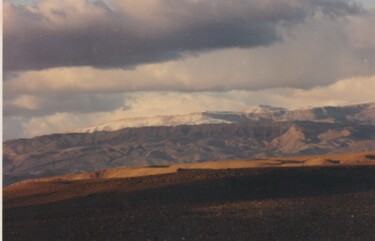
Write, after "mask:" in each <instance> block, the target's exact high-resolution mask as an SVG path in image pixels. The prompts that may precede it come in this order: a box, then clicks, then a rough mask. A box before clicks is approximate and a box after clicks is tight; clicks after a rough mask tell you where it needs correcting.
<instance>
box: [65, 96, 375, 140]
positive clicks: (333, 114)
mask: <svg viewBox="0 0 375 241" xmlns="http://www.w3.org/2000/svg"><path fill="white" fill-rule="evenodd" d="M260 121H262V122H272V121H314V122H328V123H352V122H355V123H362V124H375V103H370V104H361V105H350V106H341V107H331V106H326V107H318V108H310V109H298V110H288V109H285V108H280V107H272V106H268V105H259V106H254V107H250V108H248V109H246V110H245V111H243V112H231V111H223V112H221V111H207V112H200V113H191V114H184V115H169V116H152V117H135V118H134V117H133V118H123V119H118V120H113V121H108V122H105V123H101V124H98V125H94V126H90V127H86V128H81V129H77V130H73V131H68V133H93V132H96V131H116V130H120V129H123V128H135V127H149V126H180V125H201V124H223V123H226V124H246V123H253V122H260Z"/></svg>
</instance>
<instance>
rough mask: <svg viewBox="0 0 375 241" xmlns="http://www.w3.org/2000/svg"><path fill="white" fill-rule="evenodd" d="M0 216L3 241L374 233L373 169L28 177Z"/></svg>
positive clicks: (370, 236) (7, 196) (9, 193)
mask: <svg viewBox="0 0 375 241" xmlns="http://www.w3.org/2000/svg"><path fill="white" fill-rule="evenodd" d="M59 200H60V201H59ZM3 215H4V219H3V229H4V233H3V237H4V240H38V241H43V240H46V241H47V240H48V241H52V240H111V241H112V240H375V166H336V167H335V166H330V167H285V168H252V169H251V168H247V169H222V170H180V171H179V172H177V173H169V174H163V175H155V176H145V177H134V178H123V179H107V180H79V181H64V180H62V181H60V182H58V181H54V182H53V183H52V182H50V183H43V182H40V183H26V184H24V186H22V184H19V185H18V186H17V185H16V186H14V187H13V188H6V189H5V190H4V210H3Z"/></svg>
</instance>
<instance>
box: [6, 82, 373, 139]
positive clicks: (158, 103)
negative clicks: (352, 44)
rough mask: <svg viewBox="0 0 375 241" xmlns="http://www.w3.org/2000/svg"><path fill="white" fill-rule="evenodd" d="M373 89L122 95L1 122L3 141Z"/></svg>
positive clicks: (367, 94) (324, 100) (336, 100)
mask: <svg viewBox="0 0 375 241" xmlns="http://www.w3.org/2000/svg"><path fill="white" fill-rule="evenodd" d="M374 89H375V75H374V76H371V77H361V76H359V77H355V78H349V79H343V80H340V81H337V82H335V83H333V84H331V85H328V86H326V87H316V88H313V89H307V90H303V89H296V88H275V89H267V90H259V91H244V90H232V91H225V92H196V93H181V92H138V93H131V94H128V95H126V96H124V98H123V105H122V106H120V107H118V108H115V109H113V110H109V111H101V112H86V113H81V112H75V113H68V112H58V113H53V114H48V115H45V116H20V117H14V116H8V117H5V118H4V138H5V139H10V138H18V137H32V136H35V135H42V134H49V133H56V132H64V131H67V130H74V129H78V128H82V127H87V126H90V125H94V124H98V123H102V122H106V121H110V120H115V119H120V118H125V117H140V116H153V115H171V114H186V113H192V112H199V111H207V110H213V111H243V110H245V109H247V108H248V107H250V106H253V105H260V104H268V105H272V106H280V107H286V108H292V109H293V108H303V107H304V108H306V107H310V106H326V105H346V104H357V103H365V102H375V95H374V94H373V90H374Z"/></svg>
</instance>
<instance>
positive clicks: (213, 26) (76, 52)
mask: <svg viewBox="0 0 375 241" xmlns="http://www.w3.org/2000/svg"><path fill="white" fill-rule="evenodd" d="M138 2H140V3H138ZM138 2H137V1H135V0H122V1H114V2H113V6H112V7H111V8H110V7H108V6H107V5H106V4H104V3H102V2H96V3H89V2H87V1H84V0H74V1H73V0H66V1H58V0H46V1H40V2H39V1H38V2H37V3H36V5H35V6H22V5H18V6H15V5H13V4H11V3H10V2H5V3H4V69H5V71H19V70H31V69H45V68H50V67H61V66H94V67H100V68H107V67H108V68H113V67H132V66H135V65H137V64H142V63H149V62H159V61H164V60H168V59H173V58H179V57H182V56H184V55H185V54H187V53H196V52H200V51H209V50H214V49H219V48H226V47H255V46H265V45H270V44H272V43H274V42H276V41H278V40H281V38H280V36H279V35H278V31H277V27H278V26H279V25H288V24H293V23H298V22H301V21H303V20H304V19H305V18H306V16H308V15H310V14H312V13H313V12H315V11H321V12H322V13H324V14H326V15H332V16H339V15H342V14H348V13H356V12H358V11H360V8H359V7H358V6H357V5H355V4H351V3H350V2H349V1H346V0H329V1H328V0H318V1H316V0H303V1H295V0H272V1H271V0H263V1H258V0H248V1H243V0H233V1H227V0H212V1H200V0H195V1H194V0H180V1H170V0H154V1H149V0H146V1H138Z"/></svg>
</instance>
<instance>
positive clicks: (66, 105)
mask: <svg viewBox="0 0 375 241" xmlns="http://www.w3.org/2000/svg"><path fill="white" fill-rule="evenodd" d="M123 100H124V95H123V94H97V93H65V94H61V93H60V94H52V95H43V94H41V95H20V96H17V97H16V98H14V99H9V100H4V102H3V108H4V111H3V116H5V117H8V116H13V117H20V116H21V117H37V116H46V115H52V114H54V113H65V112H67V113H73V114H74V113H91V112H105V111H111V110H114V109H117V108H120V107H122V106H123V107H122V108H126V106H124V102H123Z"/></svg>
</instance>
